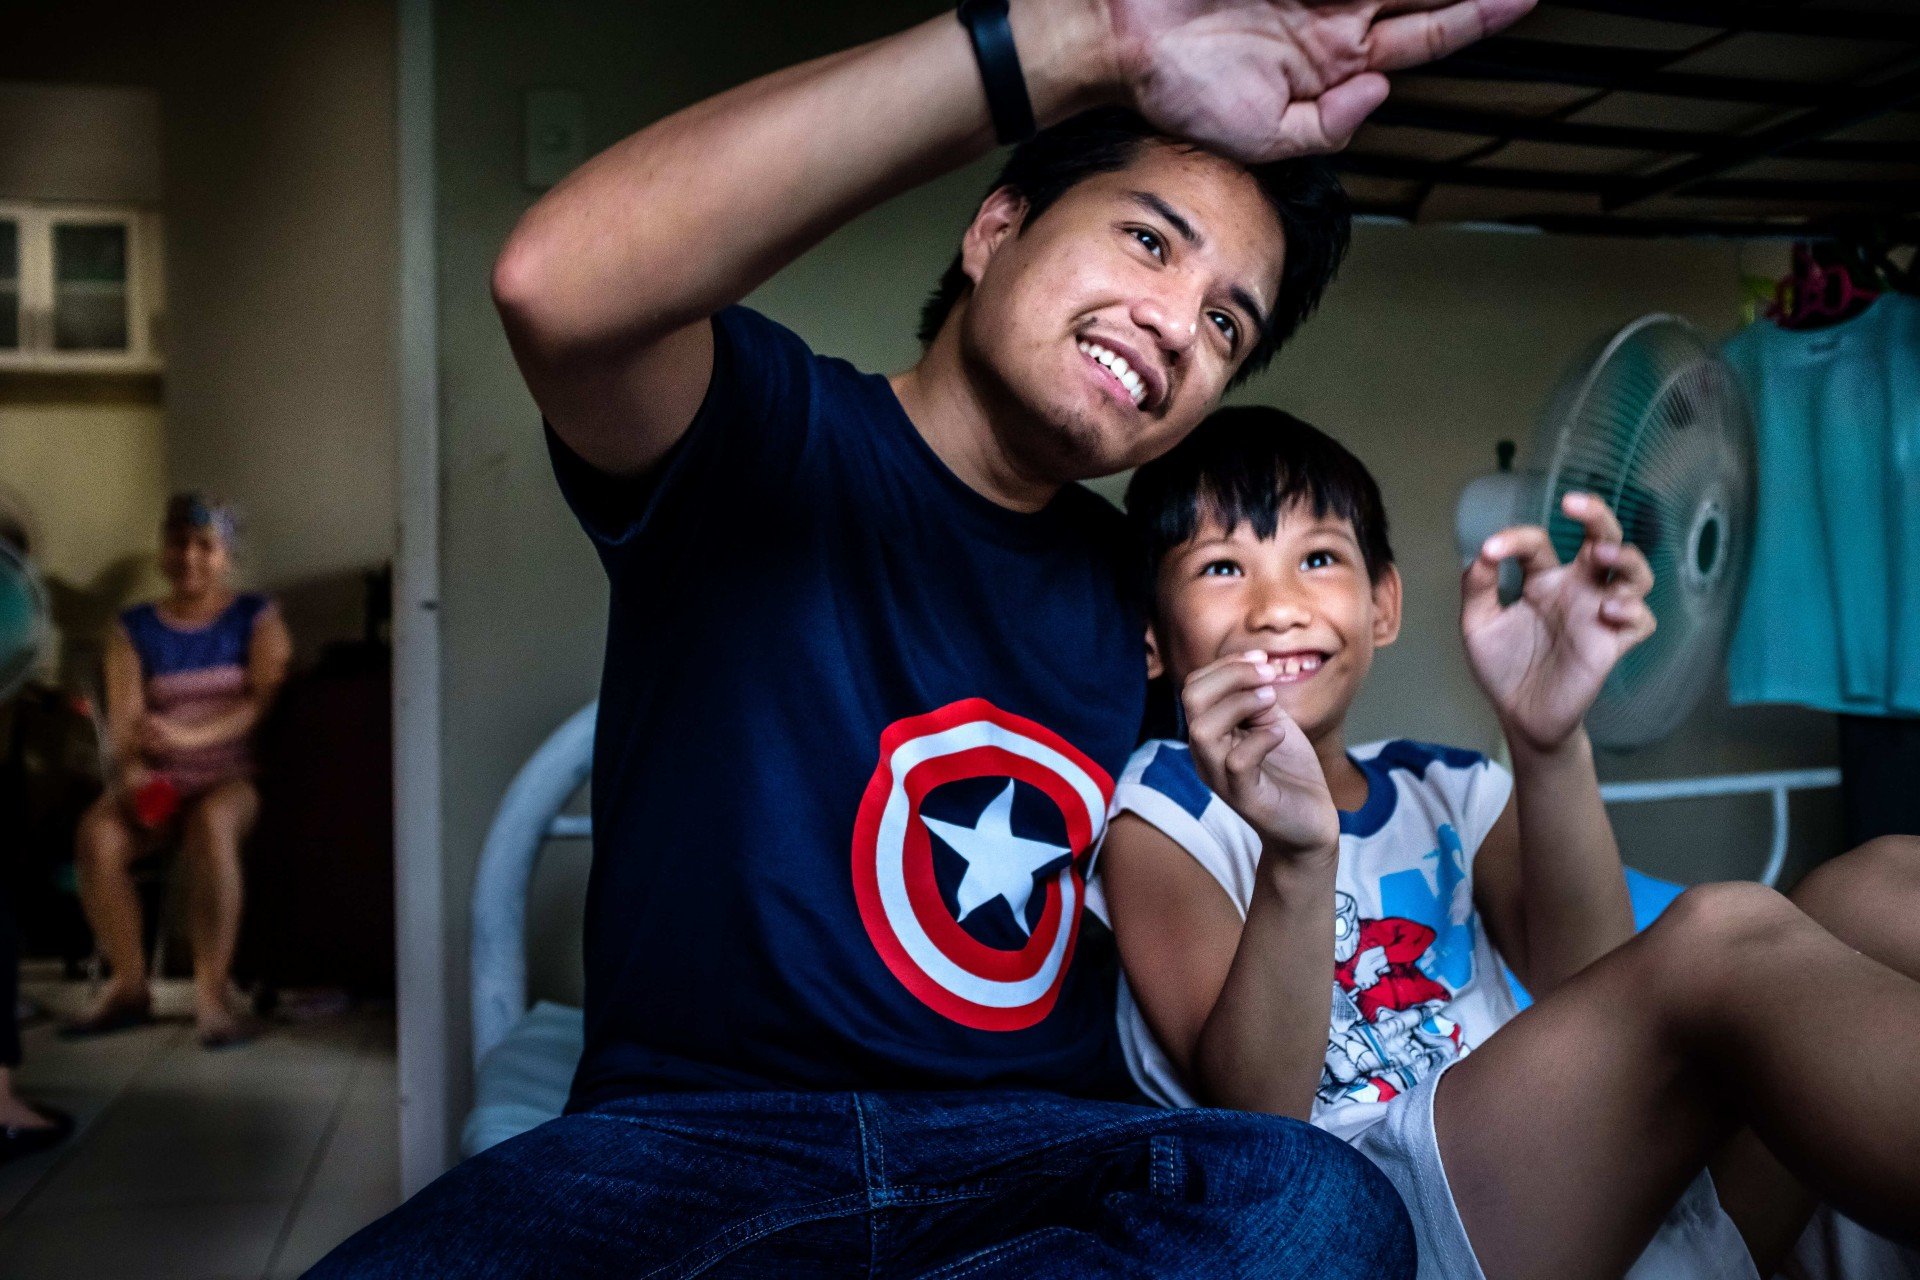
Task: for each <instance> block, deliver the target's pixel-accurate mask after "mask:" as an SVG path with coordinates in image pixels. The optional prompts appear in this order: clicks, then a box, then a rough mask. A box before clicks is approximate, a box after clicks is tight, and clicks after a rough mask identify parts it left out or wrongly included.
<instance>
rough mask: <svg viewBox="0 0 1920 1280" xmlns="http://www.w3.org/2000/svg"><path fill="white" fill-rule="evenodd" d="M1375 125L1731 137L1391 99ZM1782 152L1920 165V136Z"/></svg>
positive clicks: (1617, 138) (1469, 131) (1634, 146)
mask: <svg viewBox="0 0 1920 1280" xmlns="http://www.w3.org/2000/svg"><path fill="white" fill-rule="evenodd" d="M1367 122H1368V123H1369V124H1376V125H1382V126H1386V127H1389V128H1397V129H1427V130H1431V131H1433V132H1436V133H1457V134H1462V135H1466V136H1471V137H1480V138H1498V139H1500V140H1501V141H1503V142H1511V141H1522V142H1551V143H1557V144H1560V145H1563V146H1571V147H1607V148H1612V149H1614V150H1619V151H1657V152H1662V153H1665V154H1669V155H1698V154H1699V153H1701V152H1704V151H1715V150H1718V149H1720V148H1721V147H1723V146H1725V145H1726V144H1727V141H1728V138H1729V136H1730V135H1728V134H1724V133H1713V132H1710V131H1706V130H1698V129H1655V128H1646V127H1642V126H1638V125H1613V124H1589V123H1586V122H1583V121H1577V120H1558V119H1555V118H1553V117H1551V116H1528V115H1516V114H1513V113H1511V112H1502V111H1472V110H1463V109H1461V108H1457V107H1446V106H1427V105H1423V104H1420V103H1406V102H1395V101H1392V100H1389V101H1388V102H1387V103H1386V104H1385V105H1383V106H1382V107H1381V108H1380V109H1379V110H1378V111H1376V112H1374V113H1373V115H1372V116H1370V117H1368V121H1367ZM1781 154H1782V155H1791V156H1796V157H1798V158H1800V159H1803V160H1845V161H1851V162H1853V163H1856V164H1881V163H1885V164H1902V163H1906V164H1920V138H1916V139H1914V140H1912V141H1894V142H1852V141H1828V140H1816V141H1813V142H1803V143H1799V144H1797V145H1795V146H1792V147H1788V148H1785V149H1784V150H1782V152H1781Z"/></svg>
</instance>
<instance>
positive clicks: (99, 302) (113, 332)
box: [53, 222, 127, 351]
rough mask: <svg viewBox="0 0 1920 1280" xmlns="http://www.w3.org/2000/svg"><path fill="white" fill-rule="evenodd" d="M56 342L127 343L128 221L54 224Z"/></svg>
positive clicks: (69, 345)
mask: <svg viewBox="0 0 1920 1280" xmlns="http://www.w3.org/2000/svg"><path fill="white" fill-rule="evenodd" d="M53 345H54V347H55V349H56V350H60V351H125V350H126V349H127V229H126V227H124V226H121V225H117V224H114V223H100V222H96V223H68V224H65V225H56V226H55V227H54V229H53Z"/></svg>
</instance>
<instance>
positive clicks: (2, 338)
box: [0, 218, 20, 350]
mask: <svg viewBox="0 0 1920 1280" xmlns="http://www.w3.org/2000/svg"><path fill="white" fill-rule="evenodd" d="M19 347H20V224H19V223H17V222H15V221H13V220H12V219H10V218H0V350H18V349H19Z"/></svg>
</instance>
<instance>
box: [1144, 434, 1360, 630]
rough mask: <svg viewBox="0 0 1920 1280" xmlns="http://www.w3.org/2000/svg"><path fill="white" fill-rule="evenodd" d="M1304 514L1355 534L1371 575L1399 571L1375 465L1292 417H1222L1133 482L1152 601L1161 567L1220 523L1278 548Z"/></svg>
mask: <svg viewBox="0 0 1920 1280" xmlns="http://www.w3.org/2000/svg"><path fill="white" fill-rule="evenodd" d="M1296 504H1298V505H1300V506H1303V507H1306V508H1308V509H1309V510H1311V511H1312V512H1313V514H1314V516H1315V518H1316V519H1325V518H1327V517H1329V516H1332V517H1334V518H1336V519H1340V520H1345V521H1347V522H1348V523H1349V524H1351V525H1352V526H1353V536H1354V539H1355V540H1356V541H1357V542H1359V544H1360V555H1361V557H1362V559H1364V560H1365V562H1366V566H1367V578H1368V579H1369V580H1370V581H1372V582H1379V581H1380V575H1382V574H1383V573H1385V572H1386V571H1387V568H1388V566H1390V565H1391V564H1392V563H1393V546H1392V544H1391V543H1390V542H1388V540H1387V508H1386V504H1385V503H1384V502H1383V501H1381V498H1380V486H1379V484H1378V483H1377V482H1375V480H1374V478H1373V473H1372V472H1370V471H1368V470H1367V468H1366V464H1365V463H1363V462H1361V461H1360V459H1358V458H1356V457H1354V456H1353V454H1352V453H1351V452H1349V451H1348V450H1347V448H1346V447H1345V446H1344V445H1342V444H1341V443H1340V442H1339V441H1338V440H1335V439H1334V438H1333V437H1332V436H1330V435H1328V434H1327V433H1326V432H1324V431H1322V430H1320V429H1319V428H1318V427H1314V426H1309V425H1308V424H1307V423H1305V422H1302V421H1301V420H1300V419H1298V418H1296V417H1294V416H1293V415H1292V414H1290V413H1287V412H1284V411H1283V410H1280V409H1273V408H1269V407H1267V406H1265V405H1242V406H1238V407H1235V408H1230V409H1217V410H1215V411H1214V412H1213V413H1212V414H1210V415H1208V417H1207V420H1206V421H1205V422H1202V423H1201V424H1200V425H1199V426H1198V427H1196V428H1195V429H1194V430H1193V432H1192V434H1190V435H1189V436H1187V438H1186V439H1184V440H1182V441H1181V442H1180V443H1179V444H1177V445H1175V446H1174V447H1173V448H1172V449H1171V450H1169V451H1168V452H1167V453H1166V454H1165V455H1163V456H1162V457H1159V458H1156V459H1155V460H1153V461H1152V462H1149V463H1147V464H1146V465H1145V466H1143V467H1141V468H1140V469H1139V470H1138V471H1136V472H1134V473H1133V479H1132V481H1131V482H1129V483H1128V485H1127V519H1128V521H1129V523H1130V524H1131V525H1132V526H1133V531H1134V537H1135V540H1136V544H1137V549H1138V551H1139V554H1140V557H1141V567H1142V568H1143V569H1144V571H1145V575H1146V587H1147V599H1148V600H1149V601H1151V600H1152V598H1153V583H1154V580H1155V578H1156V577H1157V575H1158V574H1159V572H1160V562H1161V561H1162V560H1164V559H1166V557H1167V554H1168V553H1169V552H1170V551H1172V550H1173V549H1174V548H1175V547H1178V546H1180V545H1181V544H1183V543H1185V542H1186V541H1187V540H1188V539H1190V538H1192V537H1193V536H1194V534H1195V533H1197V532H1198V531H1199V529H1200V525H1201V522H1202V521H1203V520H1205V519H1206V518H1207V517H1208V516H1212V517H1213V518H1214V519H1216V520H1218V521H1219V522H1220V523H1221V524H1222V525H1224V526H1226V527H1227V528H1229V529H1232V528H1234V527H1236V526H1238V525H1239V524H1240V523H1241V522H1242V521H1245V522H1246V524H1247V525H1248V526H1250V527H1251V528H1252V529H1253V532H1254V534H1255V536H1256V537H1260V538H1271V537H1272V536H1273V534H1274V530H1276V529H1277V528H1279V525H1280V516H1281V514H1282V513H1283V512H1285V511H1286V510H1287V509H1288V508H1290V507H1293V506H1294V505H1296Z"/></svg>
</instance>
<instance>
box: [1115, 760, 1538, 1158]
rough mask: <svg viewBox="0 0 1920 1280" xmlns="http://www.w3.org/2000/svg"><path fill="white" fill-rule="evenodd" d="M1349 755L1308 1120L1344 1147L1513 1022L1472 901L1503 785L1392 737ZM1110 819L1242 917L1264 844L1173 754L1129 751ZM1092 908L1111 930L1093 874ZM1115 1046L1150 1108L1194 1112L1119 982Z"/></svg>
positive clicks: (1505, 778) (1480, 770)
mask: <svg viewBox="0 0 1920 1280" xmlns="http://www.w3.org/2000/svg"><path fill="white" fill-rule="evenodd" d="M1350 754H1351V755H1352V757H1353V760H1354V762H1355V763H1356V764H1358V765H1359V766H1360V768H1361V770H1362V771H1363V772H1364V773H1365V774H1366V775H1367V784H1368V789H1367V802H1366V804H1365V805H1364V806H1362V807H1361V808H1360V809H1359V810H1358V811H1356V812H1353V813H1342V814H1341V815H1340V865H1339V869H1338V871H1337V872H1336V874H1335V881H1334V885H1335V890H1336V892H1335V895H1334V904H1335V916H1334V919H1333V920H1332V921H1331V922H1330V925H1331V927H1332V928H1333V930H1334V956H1335V968H1334V984H1333V987H1334V989H1333V1016H1332V1019H1331V1025H1330V1026H1329V1028H1328V1033H1327V1055H1326V1059H1325V1062H1324V1063H1323V1065H1322V1068H1321V1073H1320V1089H1319V1093H1318V1095H1317V1096H1316V1097H1315V1099H1314V1104H1313V1117H1312V1119H1313V1123H1314V1124H1316V1125H1318V1126H1319V1127H1320V1128H1322V1129H1325V1130H1326V1131H1327V1132H1329V1133H1331V1134H1333V1135H1334V1136H1336V1137H1339V1138H1341V1139H1344V1140H1347V1141H1351V1140H1352V1139H1353V1138H1354V1137H1356V1136H1358V1135H1359V1134H1360V1133H1361V1132H1362V1131H1363V1130H1365V1129H1366V1128H1367V1127H1368V1126H1370V1125H1372V1124H1374V1123H1375V1122H1377V1121H1378V1120H1380V1119H1381V1117H1382V1116H1384V1115H1385V1114H1386V1110H1387V1104H1388V1103H1389V1102H1391V1101H1392V1100H1393V1099H1394V1098H1395V1097H1397V1096H1398V1095H1400V1094H1402V1093H1405V1092H1407V1091H1409V1090H1411V1089H1412V1088H1413V1087H1414V1086H1415V1085H1417V1084H1418V1083H1420V1081H1422V1080H1424V1079H1426V1078H1427V1077H1428V1076H1429V1075H1431V1074H1433V1072H1434V1071H1435V1070H1437V1069H1439V1068H1440V1067H1442V1066H1444V1065H1446V1064H1447V1063H1449V1062H1452V1061H1453V1060H1454V1059H1455V1058H1459V1057H1462V1056H1464V1055H1466V1054H1467V1053H1469V1052H1471V1051H1472V1050H1473V1049H1474V1048H1475V1047H1476V1046H1478V1045H1480V1044H1483V1043H1484V1042H1485V1041H1486V1039H1487V1037H1488V1036H1490V1035H1492V1034H1493V1033H1494V1031H1495V1030H1496V1029H1498V1028H1499V1026H1500V1025H1501V1024H1502V1023H1504V1022H1506V1021H1507V1019H1509V1018H1511V1017H1513V1016H1514V1014H1515V1013H1516V1012H1518V1009H1517V1007H1516V1006H1515V1004H1514V1000H1513V993H1512V992H1511V991H1510V990H1509V989H1508V987H1507V984H1506V978H1505V974H1504V973H1503V971H1502V969H1501V966H1500V960H1499V956H1498V954H1497V953H1496V952H1495V951H1494V949H1493V944H1492V943H1491V942H1490V941H1489V940H1488V938H1487V933H1486V930H1485V929H1484V928H1483V927H1482V926H1481V921H1480V917H1479V914H1478V913H1477V912H1476V911H1475V910H1474V906H1473V858H1474V854H1475V853H1476V852H1477V851H1478V850H1479V848H1480V843H1481V841H1483V840H1484V839H1486V835H1487V832H1488V831H1490V830H1492V828H1493V824H1494V822H1495V821H1496V820H1497V819H1498V818H1499V817H1500V814H1501V811H1502V810H1504V809H1505V808H1506V806H1507V799H1508V797H1509V796H1510V795H1512V793H1513V779H1512V777H1511V776H1510V775H1509V774H1508V773H1507V771H1506V770H1505V769H1502V768H1501V767H1500V766H1499V765H1497V764H1495V763H1493V762H1492V761H1491V760H1488V759H1487V758H1486V757H1484V756H1481V755H1476V754H1475V753H1473V752H1471V751H1462V750H1458V749H1456V748H1452V747H1435V746H1429V745H1427V744H1425V743H1419V742H1409V741H1405V740H1401V739H1395V740H1393V741H1391V742H1376V743H1370V744H1368V745H1367V746H1363V747H1358V748H1355V749H1354V750H1353V751H1352V752H1351V753H1350ZM1113 813H1114V814H1115V815H1118V814H1121V813H1135V814H1138V815H1139V816H1140V817H1141V818H1142V819H1144V820H1145V821H1147V822H1149V823H1151V824H1152V825H1153V826H1155V827H1157V828H1159V829H1160V830H1161V831H1163V832H1165V833H1166V834H1167V836H1168V837H1169V838H1170V839H1172V840H1173V842H1174V843H1175V844H1178V845H1179V846H1180V847H1181V848H1183V849H1185V850H1186V851H1187V853H1189V854H1190V855H1192V857H1193V859H1194V861H1196V862H1198V863H1199V864H1200V865H1201V866H1203V867H1205V868H1206V869H1207V871H1208V872H1209V873H1210V874H1212V876H1213V878H1214V879H1215V880H1217V881H1219V882H1220V886H1221V888H1223V889H1225V890H1226V892H1227V896H1228V897H1230V898H1231V899H1232V900H1233V902H1234V905H1235V906H1237V907H1238V908H1239V909H1240V914H1241V915H1242V916H1243V917H1244V916H1245V915H1246V912H1247V905H1248V903H1249V902H1251V901H1252V898H1253V883H1254V871H1255V868H1256V867H1257V866H1258V865H1259V861H1260V837H1259V836H1258V835H1257V834H1256V833H1255V832H1254V830H1253V828H1252V827H1251V826H1249V825H1248V824H1247V822H1246V821H1245V820H1244V819H1243V818H1241V817H1240V815H1239V814H1237V813H1235V812H1234V811H1233V810H1232V809H1231V808H1229V807H1228V805H1227V803H1226V802H1225V801H1224V800H1222V799H1220V798H1219V797H1218V796H1216V795H1214V794H1213V792H1211V791H1209V790H1208V789H1207V785H1206V784H1205V783H1204V782H1202V781H1201V780H1200V775H1199V774H1198V773H1197V772H1195V770H1194V767H1193V755H1192V753H1191V751H1190V750H1189V749H1188V748H1187V746H1186V745H1185V744H1184V743H1179V742H1172V741H1168V740H1164V739H1157V740H1155V741H1152V742H1148V743H1146V744H1145V745H1144V746H1142V747H1140V748H1139V749H1138V750H1136V751H1135V752H1134V753H1133V757H1132V759H1130V760H1129V761H1128V762H1127V767H1126V770H1125V772H1123V773H1122V774H1121V777H1120V783H1119V786H1118V787H1117V788H1116V789H1115V791H1114V797H1113ZM1087 905H1088V907H1089V909H1091V910H1093V911H1095V912H1096V913H1098V914H1099V916H1100V917H1101V918H1102V919H1103V920H1104V919H1107V909H1106V897H1105V894H1104V892H1102V890H1101V886H1100V885H1099V882H1098V879H1097V877H1096V880H1095V883H1094V884H1093V885H1092V886H1091V887H1090V890H1089V893H1088V898H1087ZM1120 1039H1121V1044H1122V1046H1123V1047H1124V1048H1125V1050H1126V1055H1127V1065H1128V1066H1129V1067H1130V1068H1131V1069H1132V1071H1133V1076H1134V1079H1135V1081H1136V1082H1138V1084H1139V1085H1140V1087H1141V1089H1143V1090H1144V1091H1145V1092H1146V1093H1147V1095H1148V1096H1149V1097H1151V1098H1153V1099H1154V1100H1155V1101H1156V1102H1159V1103H1160V1104H1161V1105H1163V1106H1169V1107H1190V1106H1194V1105H1196V1104H1195V1102H1194V1100H1193V1098H1192V1096H1191V1095H1190V1094H1188V1093H1187V1091H1186V1089H1185V1088H1184V1087H1183V1086H1182V1085H1181V1083H1180V1080H1179V1079H1178V1077H1177V1076H1176V1075H1175V1073H1174V1070H1173V1065H1172V1063H1170V1062H1169V1061H1168V1059H1167V1056H1166V1055H1165V1054H1164V1053H1163V1052H1161V1049H1160V1046H1159V1045H1158V1044H1157V1043H1156V1042H1155V1040H1154V1038H1153V1033H1152V1032H1151V1031H1150V1030H1148V1028H1147V1023H1146V1020H1145V1018H1144V1017H1142V1015H1141V1013H1140V1008H1139V1005H1138V1003H1137V1002H1136V1001H1135V1000H1134V998H1133V992H1132V991H1131V990H1130V989H1129V988H1128V987H1127V985H1126V983H1125V981H1124V979H1123V980H1122V982H1121V989H1120Z"/></svg>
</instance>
